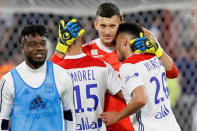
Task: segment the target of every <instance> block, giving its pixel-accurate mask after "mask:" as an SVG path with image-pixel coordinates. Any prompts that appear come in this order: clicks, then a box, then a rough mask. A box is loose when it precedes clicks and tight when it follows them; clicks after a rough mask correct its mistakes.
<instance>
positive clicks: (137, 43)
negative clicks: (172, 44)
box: [129, 33, 163, 58]
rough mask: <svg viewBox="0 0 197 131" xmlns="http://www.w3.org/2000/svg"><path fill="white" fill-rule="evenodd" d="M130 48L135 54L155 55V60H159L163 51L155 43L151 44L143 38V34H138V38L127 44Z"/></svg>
mask: <svg viewBox="0 0 197 131" xmlns="http://www.w3.org/2000/svg"><path fill="white" fill-rule="evenodd" d="M129 43H130V44H131V48H132V50H133V52H135V53H142V52H144V53H150V54H155V55H156V56H157V58H160V57H161V56H162V55H163V49H162V48H161V47H160V45H159V44H158V43H156V42H153V41H152V40H150V39H149V38H147V37H144V36H143V33H140V37H138V38H136V39H132V40H130V42H129Z"/></svg>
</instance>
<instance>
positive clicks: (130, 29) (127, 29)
mask: <svg viewBox="0 0 197 131" xmlns="http://www.w3.org/2000/svg"><path fill="white" fill-rule="evenodd" d="M141 32H142V33H144V31H143V28H142V26H140V25H139V24H137V23H123V24H120V26H119V28H118V31H117V34H116V35H118V34H120V33H127V34H130V35H133V36H134V37H136V38H137V37H140V36H139V34H140V33H141Z"/></svg>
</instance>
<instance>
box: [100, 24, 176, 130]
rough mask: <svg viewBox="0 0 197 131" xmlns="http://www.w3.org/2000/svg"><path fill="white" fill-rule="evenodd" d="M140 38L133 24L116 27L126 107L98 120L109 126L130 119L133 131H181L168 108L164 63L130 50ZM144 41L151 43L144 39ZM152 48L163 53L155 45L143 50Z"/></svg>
mask: <svg viewBox="0 0 197 131" xmlns="http://www.w3.org/2000/svg"><path fill="white" fill-rule="evenodd" d="M141 35H143V29H142V27H141V26H139V25H138V24H136V23H125V24H121V25H120V26H119V29H118V32H117V37H116V50H117V54H118V58H119V60H120V61H124V62H123V64H122V65H121V67H120V70H119V71H120V77H121V83H122V85H123V86H122V87H123V89H122V90H123V94H124V98H125V100H126V102H127V107H125V108H124V109H123V110H122V111H120V112H105V113H102V114H101V117H102V119H103V121H104V122H105V123H106V124H107V125H110V124H113V123H116V122H118V121H119V120H120V119H123V118H125V117H128V116H130V120H131V122H132V124H133V127H134V129H135V130H136V131H137V130H140V131H144V130H147V131H180V127H179V125H178V123H177V121H176V119H175V116H174V114H173V112H172V109H171V107H170V99H169V90H168V86H167V82H166V71H165V68H164V66H163V64H162V63H161V61H160V60H159V59H158V56H157V55H156V56H155V55H148V54H138V53H134V52H133V51H132V48H131V47H132V46H131V44H132V43H135V42H139V41H138V39H141ZM139 37H140V38H139ZM143 41H144V42H146V43H151V44H153V43H152V42H151V40H150V39H147V38H146V39H144V40H143ZM141 42H142V41H141ZM151 48H152V49H153V52H154V51H155V52H162V50H161V47H160V46H159V45H158V44H157V43H154V46H152V47H146V50H151Z"/></svg>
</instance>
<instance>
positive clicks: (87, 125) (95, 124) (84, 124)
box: [76, 117, 102, 131]
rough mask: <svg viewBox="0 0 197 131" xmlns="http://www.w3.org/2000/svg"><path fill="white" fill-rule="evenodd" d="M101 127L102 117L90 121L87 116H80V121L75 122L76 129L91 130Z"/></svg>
mask: <svg viewBox="0 0 197 131" xmlns="http://www.w3.org/2000/svg"><path fill="white" fill-rule="evenodd" d="M101 127H102V119H101V118H98V119H97V121H92V122H90V121H89V119H88V117H85V118H81V123H77V125H76V129H77V130H90V131H91V130H92V129H98V128H101Z"/></svg>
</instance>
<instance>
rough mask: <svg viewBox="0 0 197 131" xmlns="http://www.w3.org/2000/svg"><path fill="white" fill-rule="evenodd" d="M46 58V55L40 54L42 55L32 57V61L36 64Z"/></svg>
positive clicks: (41, 62)
mask: <svg viewBox="0 0 197 131" xmlns="http://www.w3.org/2000/svg"><path fill="white" fill-rule="evenodd" d="M45 60H46V56H44V55H43V56H42V57H34V58H33V62H34V63H37V64H43V63H44V62H45Z"/></svg>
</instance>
